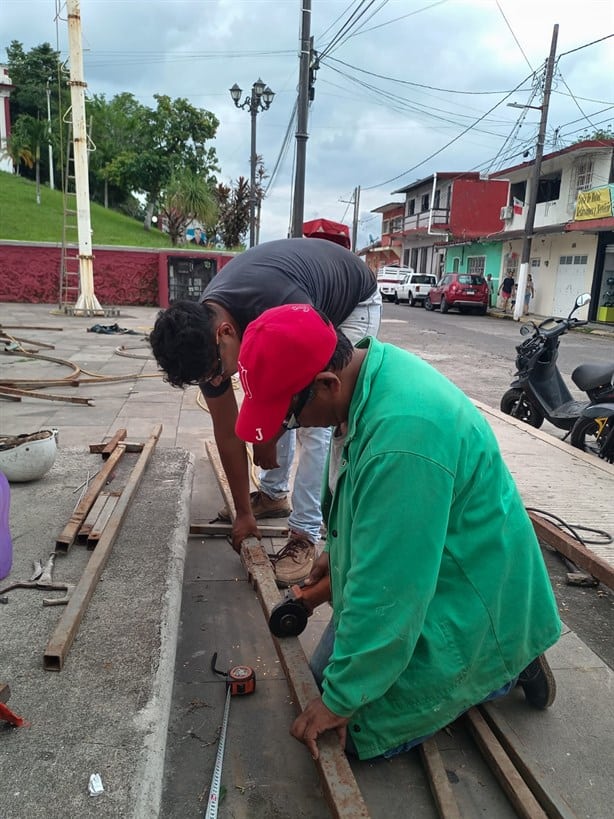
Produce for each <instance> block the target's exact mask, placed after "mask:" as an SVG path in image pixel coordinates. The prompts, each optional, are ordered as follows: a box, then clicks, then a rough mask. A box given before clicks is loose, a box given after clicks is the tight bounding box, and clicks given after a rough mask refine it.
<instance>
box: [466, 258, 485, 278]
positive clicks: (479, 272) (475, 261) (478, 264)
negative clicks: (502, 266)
mask: <svg viewBox="0 0 614 819" xmlns="http://www.w3.org/2000/svg"><path fill="white" fill-rule="evenodd" d="M485 267H486V256H469V258H468V259H467V272H468V273H470V274H473V275H475V276H483V275H484V269H485Z"/></svg>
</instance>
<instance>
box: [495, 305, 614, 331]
mask: <svg viewBox="0 0 614 819" xmlns="http://www.w3.org/2000/svg"><path fill="white" fill-rule="evenodd" d="M488 315H489V316H492V317H493V318H499V319H507V320H508V321H514V313H513V311H509V312H507V313H505V312H504V311H503V310H501V309H500V308H499V307H489V308H488ZM546 318H549V316H540V315H537V313H529V314H528V315H526V316H521V317H520V319H519V320H518V323H519V324H523V323H526V322H527V321H534V322H535V323H536V324H539V323H540V322H542V321H544V319H546ZM571 332H572V333H592V334H593V335H596V336H612V337H614V324H603V323H601V322H597V321H589V322H588V324H586V325H584V326H583V327H577V328H576V329H574V330H572V331H571Z"/></svg>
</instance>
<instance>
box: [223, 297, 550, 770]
mask: <svg viewBox="0 0 614 819" xmlns="http://www.w3.org/2000/svg"><path fill="white" fill-rule="evenodd" d="M239 372H240V376H241V382H242V385H243V389H244V392H245V397H244V400H243V404H242V407H241V410H240V413H239V418H238V420H237V425H236V432H237V435H238V436H239V437H240V438H242V439H244V440H246V441H253V440H256V439H258V436H259V435H260V436H263V437H264V439H265V440H266V439H267V437H273V436H274V435H275V434H276V433H277V431H278V429H279V428H280V427H281V426H282V425H283V424H285V425H286V426H289V427H296V426H298V425H302V426H316V427H327V426H330V427H333V428H334V435H333V440H332V444H331V450H330V454H329V459H328V465H327V470H326V473H325V491H324V493H323V512H324V518H325V521H326V524H327V541H326V548H325V552H324V553H323V554H322V555H321V556H320V557H319V558H318V560H317V563H316V565H315V567H314V569H313V571H312V574H311V577H310V580H311V581H312V582H313V581H315V580H317V579H318V578H319V577H321V576H322V575H323V574H324V573H326V572H329V574H330V584H331V591H332V608H333V615H332V620H331V623H330V625H329V627H328V629H327V631H326V632H325V633H324V635H323V637H322V641H321V643H320V646H319V647H318V648H317V649H316V652H315V654H314V658H312V668H313V669H314V673H315V674H316V678H318V676H319V675H320V672H321V681H320V680H319V681H320V682H321V690H322V695H321V697H318V698H317V699H316V700H313V701H312V702H311V703H309V705H308V706H307V708H306V709H305V710H304V711H303V712H302V714H301V715H300V716H299V717H298V718H297V719H296V721H295V722H294V724H293V726H292V734H293V735H294V736H295V737H296V738H297V739H299V740H301V741H302V742H304V743H305V744H306V745H307V746H308V748H309V750H310V751H311V753H312V755H313V756H314V757H316V758H317V755H318V749H317V743H316V740H317V737H318V736H319V735H320V734H322V733H323V732H325V731H329V730H335V731H336V732H337V733H338V735H339V737H340V739H341V741H342V742H343V743H344V744H346V747H348V748H349V749H350V750H353V751H355V752H356V753H357V754H358V756H359V757H360V758H361V759H368V758H371V757H375V756H379V755H386V756H392V755H394V754H396V753H400V752H402V751H404V750H407V749H408V748H410V747H412V746H413V745H415V744H417V743H419V742H420V741H423V740H424V739H425V738H426V737H428V736H430V735H432V734H433V733H435V732H436V731H437V730H439V729H440V728H442V727H443V726H445V725H447V724H448V723H450V722H452V721H453V720H454V719H455V718H456V717H457V716H458V715H460V714H461V713H462V712H464V711H465V710H467V709H468V708H470V707H471V706H473V705H475V704H477V703H480V702H482V701H484V700H485V699H489V698H492V697H494V696H500V695H502V694H504V693H507V692H508V691H510V690H511V689H512V688H514V687H515V685H516V684H517V683H519V686H520V687H522V689H523V690H524V695H525V697H526V699H527V701H528V703H529V704H530V705H533V706H535V707H537V708H546V707H548V706H549V705H551V703H552V701H553V699H554V695H555V683H554V678H553V676H552V672H551V670H550V668H549V666H548V664H547V662H546V660H545V657H543V656H542V653H543V652H544V651H545V650H546V649H547V648H549V647H550V646H552V645H553V644H554V643H555V642H556V640H557V639H558V637H559V635H560V628H561V624H560V620H559V617H558V613H557V607H556V603H555V600H554V596H553V593H552V588H551V585H550V581H549V578H548V574H547V572H546V568H545V565H544V562H543V558H542V555H541V552H540V548H539V544H538V542H537V539H536V537H535V533H534V531H533V527H532V524H531V521H530V520H529V518H528V516H527V513H526V511H525V509H524V505H523V503H522V500H521V498H520V495H519V493H518V490H517V488H516V485H515V483H514V480H513V478H512V477H511V475H510V473H509V471H508V469H507V467H506V465H505V463H504V461H503V459H502V456H501V452H500V450H499V446H498V444H497V441H496V439H495V437H494V434H493V432H492V430H491V428H490V426H489V425H488V423H487V422H486V421H485V419H484V418H483V416H482V414H481V413H480V412H479V411H478V410H477V408H476V407H475V406H474V405H473V403H472V402H471V401H470V400H469V399H468V398H467V396H465V395H464V393H463V392H461V390H459V389H458V388H457V387H456V386H454V384H452V383H451V382H450V381H448V380H447V379H446V378H444V377H443V376H442V375H441V374H440V373H438V372H437V371H436V370H435V369H434V368H432V367H431V366H430V365H428V364H426V363H425V362H424V361H422V360H421V359H419V358H417V357H416V356H413V355H412V354H410V353H408V352H405V351H403V350H401V349H399V348H397V347H394V346H392V345H389V344H382V343H380V342H379V341H377V340H376V339H374V338H371V337H369V338H366V339H365V340H364V341H362V342H361V343H360V344H359V345H358V346H357V348H352V346H351V344H349V342H348V341H347V339H345V338H344V337H343V335H342V334H338V333H337V331H336V330H335V329H334V327H333V326H332V325H331V324H329V323H328V321H327V320H326V319H325V317H324V316H322V315H321V314H319V313H318V312H317V311H316V310H314V309H313V308H312V307H309V306H306V305H284V306H283V307H276V308H273V309H271V310H267V311H266V312H264V313H263V314H262V315H261V316H260V317H259V318H258V319H256V320H255V321H254V322H253V323H252V324H250V325H249V326H248V328H247V330H246V332H245V334H244V336H243V341H242V344H241V348H240V352H239ZM486 498H488V500H487V501H486V500H485V499H486ZM318 666H319V668H318Z"/></svg>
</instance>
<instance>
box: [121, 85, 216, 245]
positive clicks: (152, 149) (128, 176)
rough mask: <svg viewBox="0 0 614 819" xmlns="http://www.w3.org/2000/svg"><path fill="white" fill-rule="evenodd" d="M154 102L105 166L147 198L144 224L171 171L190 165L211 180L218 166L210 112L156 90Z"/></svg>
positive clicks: (148, 221)
mask: <svg viewBox="0 0 614 819" xmlns="http://www.w3.org/2000/svg"><path fill="white" fill-rule="evenodd" d="M154 99H155V100H156V103H157V106H156V108H155V110H154V109H145V110H144V111H143V116H142V118H140V121H139V123H138V128H137V130H136V132H135V134H134V139H133V142H132V144H131V145H128V146H124V148H123V149H122V150H120V151H119V152H118V154H117V155H116V156H115V158H114V159H113V160H112V162H111V163H110V165H109V166H108V170H107V173H108V174H109V179H111V180H112V181H114V182H115V183H116V184H119V185H120V186H121V185H127V186H128V187H129V188H130V189H131V190H133V191H135V192H138V193H141V194H144V195H145V196H146V197H147V210H146V216H145V229H147V230H148V229H149V228H150V227H151V217H152V214H153V210H154V208H155V206H156V205H157V203H158V201H159V198H160V194H161V193H162V191H163V190H164V189H165V187H166V186H167V185H168V183H169V182H170V180H171V178H172V177H173V175H175V174H177V173H180V172H182V171H184V170H189V171H191V172H192V173H195V174H197V175H199V176H201V177H203V178H204V179H205V180H207V181H209V182H214V181H215V177H214V173H215V172H216V171H218V170H219V168H218V166H217V156H216V153H215V148H213V147H209V146H208V145H207V142H208V141H209V140H211V139H213V138H214V137H215V134H216V132H217V128H218V125H219V122H218V120H217V118H216V117H215V115H214V114H212V113H211V112H210V111H205V110H204V109H200V108H195V107H194V106H193V105H191V104H190V103H189V102H188V101H187V100H185V99H182V98H179V99H175V100H171V98H170V97H168V96H166V95H162V94H154Z"/></svg>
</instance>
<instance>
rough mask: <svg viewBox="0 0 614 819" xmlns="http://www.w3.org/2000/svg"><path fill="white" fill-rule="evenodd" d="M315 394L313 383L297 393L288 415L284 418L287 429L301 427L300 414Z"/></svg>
mask: <svg viewBox="0 0 614 819" xmlns="http://www.w3.org/2000/svg"><path fill="white" fill-rule="evenodd" d="M313 396H314V392H313V388H312V386H311V384H309V385H308V386H307V387H305V389H304V390H301V391H300V392H299V393H297V395H296V396H295V397H294V399H293V401H292V405H291V406H290V410H289V411H288V415H287V416H286V417H285V419H284V427H285V428H286V429H298V428H299V427H300V425H301V422H300V421H299V415H300V414H301V412H302V411H303V410H304V409H305V407H306V406H307V404H308V403H309V401H311V399H312V398H313Z"/></svg>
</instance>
